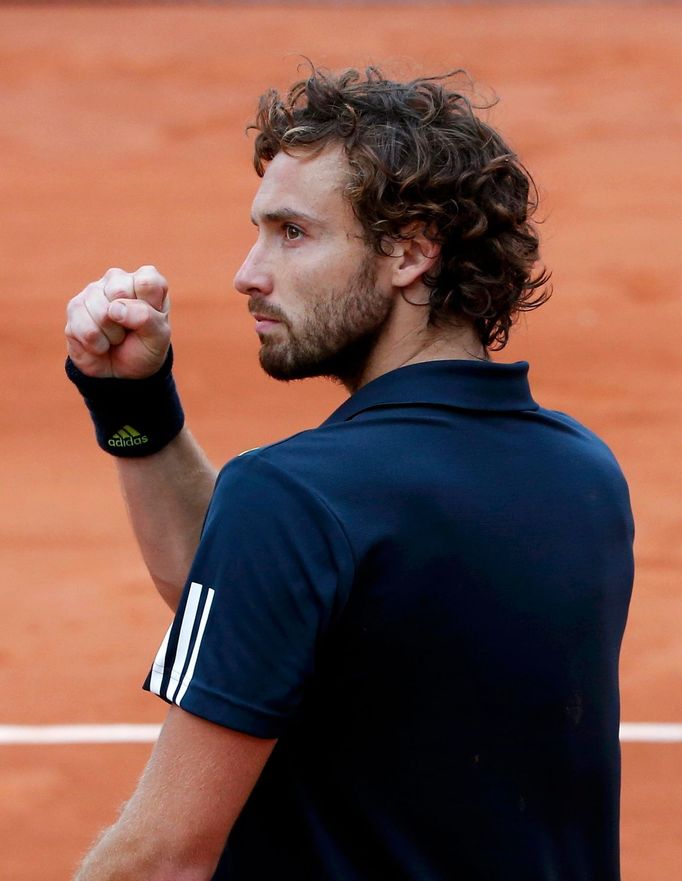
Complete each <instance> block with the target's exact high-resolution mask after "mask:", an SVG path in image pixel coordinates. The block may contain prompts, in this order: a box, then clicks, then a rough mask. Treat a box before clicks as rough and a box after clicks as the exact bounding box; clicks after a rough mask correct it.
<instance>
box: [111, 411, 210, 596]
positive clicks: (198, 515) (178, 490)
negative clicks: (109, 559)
mask: <svg viewBox="0 0 682 881" xmlns="http://www.w3.org/2000/svg"><path fill="white" fill-rule="evenodd" d="M117 465H118V473H119V478H120V481H121V488H122V492H123V497H124V499H125V502H126V506H127V508H128V514H129V516H130V520H131V523H132V526H133V531H134V533H135V536H136V538H137V541H138V543H139V545H140V549H141V551H142V555H143V557H144V561H145V563H146V565H147V568H148V569H149V573H150V575H151V577H152V579H153V581H154V584H155V585H156V588H157V590H158V591H159V593H160V594H161V596H162V597H163V599H164V600H165V601H166V602H167V603H168V605H169V606H170V607H171V608H172V609H176V608H177V605H178V602H179V599H180V594H181V592H182V588H183V586H184V583H185V580H186V578H187V573H188V571H189V567H190V564H191V562H192V559H193V558H194V554H195V551H196V549H197V545H198V543H199V536H200V533H201V526H202V523H203V520H204V516H205V514H206V509H207V508H208V503H209V501H210V498H211V495H212V493H213V487H214V485H215V481H216V476H217V471H216V469H215V468H214V467H213V465H211V463H210V462H209V460H208V459H207V457H206V455H205V454H204V452H203V450H202V449H201V447H200V446H199V445H198V443H197V442H196V441H195V440H194V438H193V437H192V435H191V434H190V432H189V431H188V429H187V428H183V429H182V431H181V432H180V434H179V435H177V437H175V438H174V439H173V440H172V441H171V442H170V443H169V444H168V445H167V446H166V447H164V448H163V449H162V450H161V451H160V452H158V453H155V454H154V455H153V456H145V457H142V458H139V459H117Z"/></svg>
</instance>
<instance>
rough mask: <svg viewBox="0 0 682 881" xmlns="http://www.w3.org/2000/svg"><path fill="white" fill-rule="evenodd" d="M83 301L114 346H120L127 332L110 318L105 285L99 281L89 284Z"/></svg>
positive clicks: (83, 295)
mask: <svg viewBox="0 0 682 881" xmlns="http://www.w3.org/2000/svg"><path fill="white" fill-rule="evenodd" d="M82 303H83V305H84V306H85V308H86V309H87V311H88V314H89V315H90V317H91V318H92V320H93V321H94V322H95V324H96V325H97V326H98V327H99V328H100V330H101V331H102V333H103V334H104V335H105V336H106V338H107V339H108V340H109V344H110V345H112V346H118V345H119V344H120V343H122V342H123V340H124V338H125V335H126V332H125V328H123V327H121V325H120V324H117V323H116V322H115V321H112V320H111V319H110V318H109V315H108V310H109V305H110V303H109V300H108V299H107V297H106V295H105V293H104V286H103V285H102V284H99V283H97V282H95V283H93V284H89V285H88V286H87V288H85V290H84V291H83V293H82Z"/></svg>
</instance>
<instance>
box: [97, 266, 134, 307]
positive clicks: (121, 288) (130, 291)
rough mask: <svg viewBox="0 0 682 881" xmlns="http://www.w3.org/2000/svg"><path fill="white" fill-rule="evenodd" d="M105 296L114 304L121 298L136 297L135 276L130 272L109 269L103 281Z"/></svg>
mask: <svg viewBox="0 0 682 881" xmlns="http://www.w3.org/2000/svg"><path fill="white" fill-rule="evenodd" d="M101 284H102V290H103V292H104V296H105V297H106V298H107V300H109V302H112V301H113V300H118V299H120V298H125V299H130V300H132V298H133V297H134V296H135V288H134V285H133V276H132V274H131V273H130V272H125V271H124V270H123V269H118V268H116V267H114V268H113V269H107V271H106V272H105V273H104V276H103V277H102V279H101Z"/></svg>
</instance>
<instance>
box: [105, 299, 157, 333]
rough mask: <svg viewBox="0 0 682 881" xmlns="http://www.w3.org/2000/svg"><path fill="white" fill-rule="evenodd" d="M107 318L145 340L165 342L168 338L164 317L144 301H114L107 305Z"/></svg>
mask: <svg viewBox="0 0 682 881" xmlns="http://www.w3.org/2000/svg"><path fill="white" fill-rule="evenodd" d="M107 317H108V318H109V319H110V320H111V321H113V322H115V323H116V324H118V325H120V326H121V327H124V328H125V329H126V330H131V331H135V332H136V333H137V335H138V336H140V337H144V338H145V339H149V340H158V341H166V340H168V338H169V337H170V328H169V326H168V319H167V317H166V315H165V314H164V313H163V312H158V311H157V310H156V309H154V307H153V306H150V305H149V303H147V302H145V301H144V300H114V301H113V302H112V303H110V304H109V309H108V311H107Z"/></svg>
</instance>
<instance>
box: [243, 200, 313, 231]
mask: <svg viewBox="0 0 682 881" xmlns="http://www.w3.org/2000/svg"><path fill="white" fill-rule="evenodd" d="M261 218H262V220H264V221H266V222H267V223H281V222H282V221H283V220H304V221H307V222H308V223H315V224H317V225H318V226H322V221H321V220H320V219H319V218H317V217H315V216H313V215H312V214H306V212H305V211H299V210H298V209H297V208H289V207H288V206H286V205H285V206H283V207H282V208H276V209H275V210H274V211H265V212H264V213H263V214H262V215H261ZM251 223H253V224H254V226H258V221H257V220H256V218H255V217H254V216H253V214H252V215H251Z"/></svg>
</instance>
